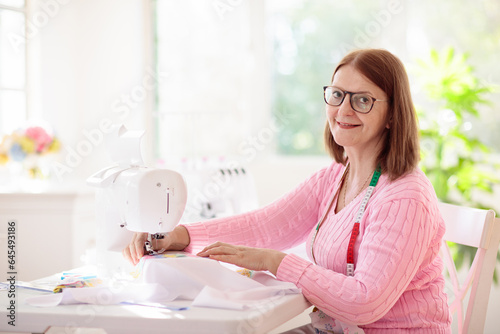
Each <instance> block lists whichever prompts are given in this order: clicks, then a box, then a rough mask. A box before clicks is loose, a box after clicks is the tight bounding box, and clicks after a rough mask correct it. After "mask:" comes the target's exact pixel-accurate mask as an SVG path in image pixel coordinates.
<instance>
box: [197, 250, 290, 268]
mask: <svg viewBox="0 0 500 334" xmlns="http://www.w3.org/2000/svg"><path fill="white" fill-rule="evenodd" d="M196 255H198V256H203V257H209V258H211V259H214V260H217V261H221V262H226V263H231V264H234V265H237V266H239V267H243V268H246V269H250V270H269V271H270V272H271V273H273V274H274V275H276V273H277V272H278V267H279V265H280V263H281V261H282V260H283V258H284V257H285V256H286V254H285V253H283V252H280V251H277V250H274V249H266V248H253V247H246V246H235V245H231V244H226V243H223V242H216V243H214V244H211V245H210V246H207V247H205V248H204V249H203V250H202V251H201V252H199V253H198V254H196Z"/></svg>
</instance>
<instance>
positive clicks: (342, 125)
mask: <svg viewBox="0 0 500 334" xmlns="http://www.w3.org/2000/svg"><path fill="white" fill-rule="evenodd" d="M336 122H337V125H338V126H339V128H341V129H354V128H356V127H358V126H361V124H351V123H346V122H339V121H337V120H336Z"/></svg>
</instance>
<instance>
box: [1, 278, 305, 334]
mask: <svg viewBox="0 0 500 334" xmlns="http://www.w3.org/2000/svg"><path fill="white" fill-rule="evenodd" d="M44 293H46V292H39V291H33V290H28V289H25V288H19V287H18V288H17V289H16V297H17V300H16V322H15V324H16V326H15V327H12V326H10V325H8V323H7V321H8V320H9V318H8V317H7V315H8V312H7V309H6V306H7V303H8V297H7V291H5V290H4V291H0V307H1V308H0V332H4V331H8V332H13V333H16V332H19V333H26V332H28V333H43V332H44V331H45V330H46V329H47V327H49V326H58V327H64V328H71V327H94V328H103V329H105V330H106V332H107V333H108V334H115V333H116V334H127V333H130V334H136V333H147V334H155V333H211V334H213V333H217V334H219V333H231V334H249V333H267V332H269V331H270V330H272V329H273V328H276V327H278V326H279V325H281V324H282V323H284V322H286V321H288V320H290V319H292V318H293V317H295V316H297V315H299V314H300V313H302V312H303V311H304V310H305V309H307V308H308V307H309V306H310V304H309V303H308V302H307V300H306V299H305V298H304V297H303V295H302V294H294V295H286V296H283V297H281V298H279V299H277V300H276V301H275V302H270V303H269V304H266V305H265V306H262V307H258V308H254V309H249V310H245V311H238V310H224V309H215V308H201V307H191V306H189V305H190V301H174V302H171V303H169V304H166V305H169V306H186V307H189V308H188V309H187V310H170V309H162V308H156V307H148V306H138V305H106V306H103V305H88V304H80V305H63V306H56V307H48V308H37V307H34V306H30V305H27V304H26V303H25V302H24V300H25V298H27V297H30V296H36V295H40V294H44ZM62 333H67V331H66V330H62V331H61V334H62Z"/></svg>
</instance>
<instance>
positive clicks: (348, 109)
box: [338, 94, 355, 115]
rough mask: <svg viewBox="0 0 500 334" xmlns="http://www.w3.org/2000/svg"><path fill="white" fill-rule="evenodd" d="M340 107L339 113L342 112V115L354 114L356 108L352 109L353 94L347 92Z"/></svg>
mask: <svg viewBox="0 0 500 334" xmlns="http://www.w3.org/2000/svg"><path fill="white" fill-rule="evenodd" d="M338 108H339V111H338V113H339V114H342V115H352V114H354V113H355V111H354V109H352V106H351V95H350V94H346V96H345V97H344V101H342V103H341V104H340V106H339V107H338Z"/></svg>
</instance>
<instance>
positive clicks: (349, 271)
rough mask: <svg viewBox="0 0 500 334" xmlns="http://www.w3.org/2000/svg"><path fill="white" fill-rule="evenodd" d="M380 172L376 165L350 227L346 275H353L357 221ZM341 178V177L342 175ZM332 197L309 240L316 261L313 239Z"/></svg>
mask: <svg viewBox="0 0 500 334" xmlns="http://www.w3.org/2000/svg"><path fill="white" fill-rule="evenodd" d="M381 174H382V169H381V168H380V166H377V168H376V169H375V171H374V172H373V175H372V179H371V181H370V185H369V186H368V188H367V191H366V193H365V195H364V196H363V199H362V200H361V204H360V206H359V209H358V212H357V213H356V218H355V219H354V226H353V228H352V232H351V238H350V240H349V245H348V248H347V276H354V243H355V242H356V238H357V237H358V234H359V222H360V221H361V218H362V217H363V214H364V213H365V209H366V205H367V204H368V201H369V200H370V197H371V196H372V193H373V190H374V189H375V186H376V185H377V183H378V179H379V178H380V175H381ZM344 176H345V174H344ZM342 178H343V177H342ZM333 198H334V197H332V200H331V202H330V205H329V207H328V210H327V211H326V212H325V214H324V215H323V217H322V218H321V220H320V221H319V222H318V225H317V226H316V231H315V233H314V235H313V238H312V241H311V255H312V258H313V260H314V262H316V259H315V258H314V251H313V246H314V241H315V240H316V235H317V234H318V231H319V228H320V226H321V224H322V223H323V219H324V218H325V216H326V215H327V214H328V211H330V208H331V205H332V203H333Z"/></svg>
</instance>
